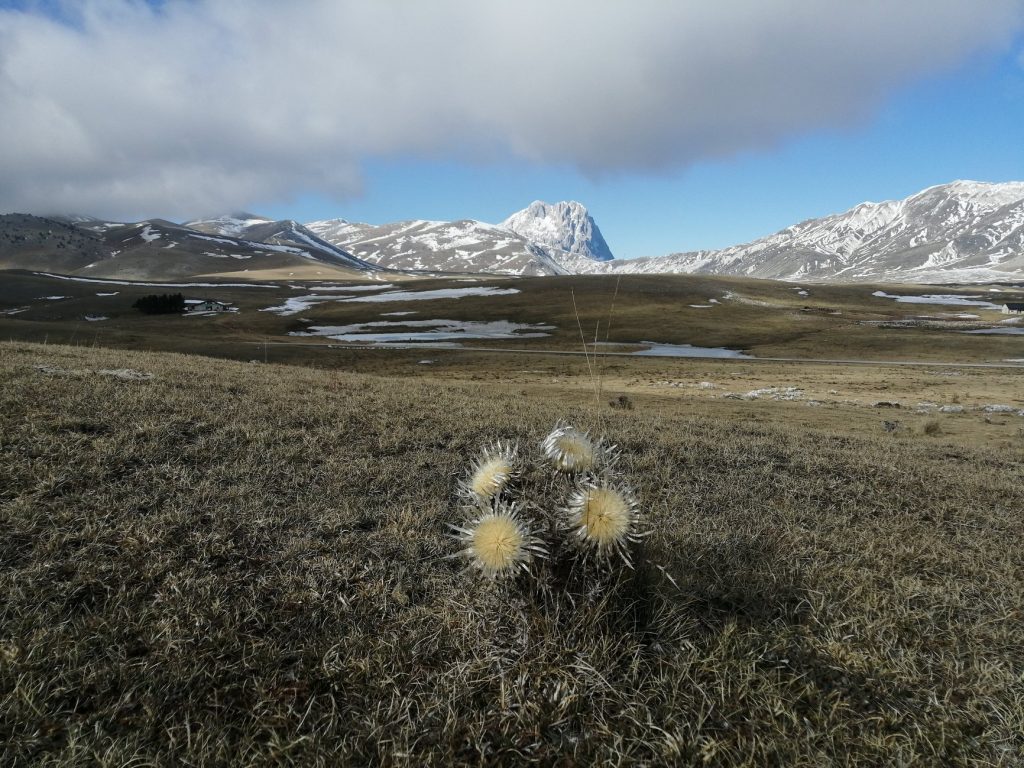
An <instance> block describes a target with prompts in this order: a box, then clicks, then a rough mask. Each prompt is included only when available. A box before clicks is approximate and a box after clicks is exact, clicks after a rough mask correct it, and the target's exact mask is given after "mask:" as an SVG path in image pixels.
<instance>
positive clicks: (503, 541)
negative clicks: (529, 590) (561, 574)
mask: <svg viewBox="0 0 1024 768" xmlns="http://www.w3.org/2000/svg"><path fill="white" fill-rule="evenodd" d="M450 527H451V528H452V529H453V530H454V531H455V532H456V535H455V538H456V539H458V540H459V541H460V542H462V543H463V544H464V545H465V547H464V549H462V550H461V551H460V552H458V553H456V555H453V557H457V556H459V555H461V556H463V557H466V558H468V559H469V561H470V564H471V565H472V566H473V567H475V568H476V569H477V570H479V571H480V572H481V573H482V574H483V575H484V576H486V577H488V578H491V579H496V578H502V577H506V576H510V575H512V574H514V573H517V572H518V571H520V570H523V571H525V570H527V569H528V566H529V564H530V562H531V561H532V560H533V558H534V557H544V556H545V555H546V554H547V549H546V548H545V547H544V542H543V541H542V540H541V539H539V538H538V537H537V536H536V535H534V532H533V530H532V529H531V528H530V525H529V523H528V522H527V521H526V520H524V519H523V518H522V517H521V516H520V514H519V506H518V505H516V504H506V503H502V502H496V503H495V504H494V506H493V508H492V509H490V510H483V509H480V510H478V514H477V516H476V517H475V518H474V519H473V520H471V521H470V522H469V523H468V524H467V525H465V526H456V525H452V526H450Z"/></svg>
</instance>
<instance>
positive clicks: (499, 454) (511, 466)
mask: <svg viewBox="0 0 1024 768" xmlns="http://www.w3.org/2000/svg"><path fill="white" fill-rule="evenodd" d="M518 461H519V456H518V451H517V449H516V446H515V445H514V444H512V445H509V444H505V443H501V442H498V443H494V444H492V445H489V446H487V447H486V448H484V450H483V452H482V453H481V454H480V456H478V457H477V458H476V459H475V460H474V461H473V466H472V471H471V472H470V475H469V477H468V478H467V479H466V480H464V481H463V482H462V483H460V485H459V490H460V492H461V494H462V495H463V496H467V497H469V498H470V499H473V500H475V501H478V502H482V503H487V502H490V501H491V500H492V499H495V498H497V497H498V496H499V495H501V492H502V491H503V490H505V488H506V487H507V486H508V484H509V482H510V481H511V480H512V478H513V477H515V475H516V465H517V464H518Z"/></svg>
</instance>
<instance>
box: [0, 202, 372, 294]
mask: <svg viewBox="0 0 1024 768" xmlns="http://www.w3.org/2000/svg"><path fill="white" fill-rule="evenodd" d="M229 233H234V234H229ZM236 235H241V236H236ZM0 268H7V269H35V270H40V271H53V272H60V273H62V274H69V275H82V276H89V277H102V278H119V279H136V280H167V279H180V278H191V277H199V276H207V275H221V274H224V273H246V272H266V271H273V272H277V273H279V274H281V276H285V277H286V276H290V275H294V276H296V277H314V276H318V275H323V276H324V277H338V276H345V277H360V276H366V275H367V274H371V273H373V274H375V273H378V272H380V271H381V269H380V267H377V266H376V265H373V264H368V263H366V262H364V261H362V260H360V259H358V258H356V257H354V256H352V255H351V254H349V253H348V252H346V251H344V250H342V249H340V248H338V247H337V246H334V245H331V244H330V243H327V242H325V241H323V240H321V239H320V238H318V237H317V236H316V235H314V234H313V233H312V232H310V231H309V230H307V229H306V228H305V227H303V226H302V225H300V224H297V223H296V222H294V221H271V220H269V219H264V218H260V217H255V216H249V215H246V216H245V218H240V217H237V216H232V217H220V218H218V219H209V220H203V221H197V222H190V223H189V224H188V225H183V224H175V223H173V222H170V221H165V220H163V219H147V220H145V221H140V222H135V223H130V224H126V223H121V222H111V221H103V220H101V219H95V218H91V217H87V216H59V217H49V218H47V217H40V216H30V215H26V214H9V215H6V216H0Z"/></svg>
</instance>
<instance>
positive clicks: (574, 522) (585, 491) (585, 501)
mask: <svg viewBox="0 0 1024 768" xmlns="http://www.w3.org/2000/svg"><path fill="white" fill-rule="evenodd" d="M564 512H565V519H564V523H563V527H564V528H567V529H568V530H569V531H570V534H571V537H572V541H573V543H574V544H575V545H576V546H578V547H580V548H581V549H583V550H584V552H587V553H593V554H595V555H596V556H597V557H598V558H599V559H601V560H607V559H608V558H609V557H611V556H613V555H618V556H619V557H621V558H622V560H623V562H625V564H626V565H627V566H628V567H630V568H632V567H633V564H632V560H631V559H630V546H631V545H632V544H635V543H637V542H639V541H640V539H642V538H643V536H644V534H643V533H641V532H640V522H641V518H640V511H639V503H638V502H637V500H636V497H635V496H634V495H633V492H632V491H631V490H630V489H629V488H628V487H626V486H625V485H621V484H618V483H611V482H608V481H607V480H601V481H592V482H587V483H584V484H582V485H580V486H579V487H578V488H577V489H576V490H575V491H573V493H572V495H571V496H570V497H569V504H568V505H567V506H566V508H565V510H564Z"/></svg>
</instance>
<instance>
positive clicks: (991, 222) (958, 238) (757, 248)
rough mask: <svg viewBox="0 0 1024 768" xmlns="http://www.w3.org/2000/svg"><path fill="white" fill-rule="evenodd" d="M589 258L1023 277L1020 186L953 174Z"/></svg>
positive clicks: (878, 278) (867, 273)
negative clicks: (650, 254) (717, 242)
mask: <svg viewBox="0 0 1024 768" xmlns="http://www.w3.org/2000/svg"><path fill="white" fill-rule="evenodd" d="M602 267H605V265H597V266H596V268H594V269H591V270H590V271H615V272H636V273H660V272H673V273H675V272H686V273H699V274H721V275H742V276H746V277H757V278H769V279H778V280H803V281H814V280H818V281H861V282H866V281H872V282H941V281H956V282H978V281H986V280H1000V279H1002V280H1005V279H1008V278H1014V277H1019V276H1020V275H1021V274H1024V183H1018V182H1012V183H1006V184H986V183H981V182H971V181H956V182H952V183H950V184H944V185H940V186H936V187H929V188H928V189H925V190H923V191H922V192H919V193H917V194H916V195H912V196H911V197H908V198H906V199H905V200H890V201H886V202H882V203H862V204H860V205H858V206H856V207H854V208H852V209H850V210H849V211H846V212H845V213H840V214H835V215H832V216H826V217H823V218H820V219H811V220H808V221H804V222H801V223H800V224H796V225H794V226H792V227H788V228H786V229H784V230H782V231H781V232H777V233H775V234H774V235H770V236H768V237H764V238H761V239H760V240H755V241H753V242H751V243H746V244H744V245H737V246H732V247H730V248H725V249H722V250H719V251H694V252H689V253H675V254H670V255H668V256H660V257H655V258H648V259H636V260H634V261H624V262H615V263H614V264H612V265H607V268H604V269H602Z"/></svg>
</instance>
